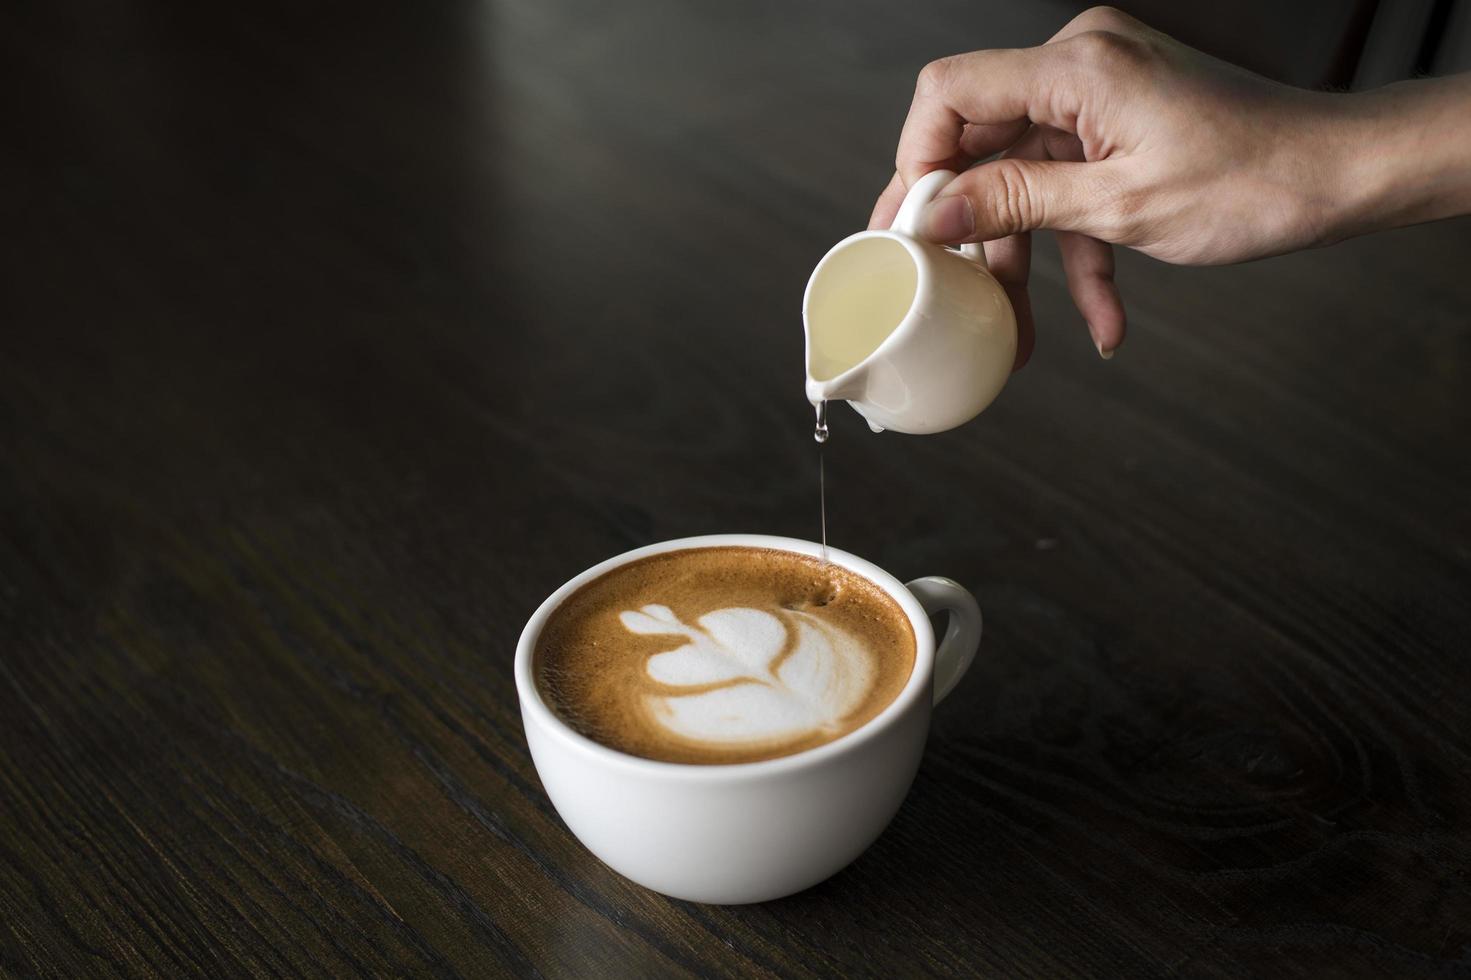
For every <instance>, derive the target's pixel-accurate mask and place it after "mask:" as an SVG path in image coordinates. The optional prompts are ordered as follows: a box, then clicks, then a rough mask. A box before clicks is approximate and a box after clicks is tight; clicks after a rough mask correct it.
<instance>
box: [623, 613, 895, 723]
mask: <svg viewBox="0 0 1471 980" xmlns="http://www.w3.org/2000/svg"><path fill="white" fill-rule="evenodd" d="M619 620H620V621H621V622H622V623H623V626H624V628H626V629H628V630H629V631H630V632H633V633H639V634H644V635H666V634H667V635H677V636H683V637H685V638H686V639H687V640H688V642H687V643H685V644H684V645H682V646H679V647H677V648H675V649H673V650H669V651H666V652H664V653H659V654H655V655H654V656H652V657H650V658H649V659H648V661H647V664H646V666H645V670H646V672H647V674H648V676H649V678H650V680H652V681H654V682H656V683H657V684H659V685H662V686H664V687H673V688H690V689H691V690H690V692H689V693H688V694H665V693H662V692H661V693H657V694H655V693H650V694H647V695H646V696H645V705H646V707H647V708H648V710H649V712H650V714H651V715H652V716H653V717H654V718H655V719H656V720H657V721H658V722H659V724H661V725H662V726H663V727H664V728H666V729H668V730H669V731H670V732H672V733H673V734H675V735H678V736H680V737H682V738H687V739H693V740H696V741H701V742H715V743H721V744H727V745H733V744H740V743H751V742H767V741H773V740H779V739H788V738H794V737H798V736H801V735H805V734H810V733H815V732H819V731H822V730H824V729H829V728H834V727H836V726H838V725H839V724H840V723H841V722H842V721H843V719H844V718H845V717H847V716H848V715H849V714H851V713H852V712H853V711H855V710H856V709H857V708H858V707H859V705H861V704H862V703H863V701H864V698H865V697H866V696H867V695H868V693H869V688H870V687H871V686H872V684H873V682H874V673H875V671H874V660H873V654H872V653H871V652H870V651H869V650H868V649H867V648H866V647H865V645H864V644H863V643H862V642H860V641H859V640H858V639H856V638H855V637H853V636H852V635H851V634H849V633H847V632H846V631H844V630H842V629H840V628H838V627H836V626H834V625H832V624H831V623H828V622H824V621H823V620H821V619H819V618H817V617H816V616H813V615H812V614H810V613H806V612H802V611H799V610H790V609H783V610H779V611H766V610H762V609H753V608H749V607H738V608H731V609H717V610H716V611H714V612H711V613H707V614H706V615H704V616H701V617H700V618H699V620H697V621H696V623H695V624H694V625H688V624H686V623H683V622H681V621H680V619H679V617H678V616H677V615H675V613H674V611H673V610H671V609H670V608H669V607H668V606H664V605H659V604H650V605H646V606H644V607H643V608H642V609H640V610H638V611H637V612H634V611H628V612H624V613H622V614H621V615H620V616H619Z"/></svg>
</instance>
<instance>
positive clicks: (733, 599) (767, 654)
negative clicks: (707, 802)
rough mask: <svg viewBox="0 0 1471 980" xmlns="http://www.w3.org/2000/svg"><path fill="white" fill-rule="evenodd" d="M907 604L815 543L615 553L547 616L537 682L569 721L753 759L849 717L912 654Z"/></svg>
mask: <svg viewBox="0 0 1471 980" xmlns="http://www.w3.org/2000/svg"><path fill="white" fill-rule="evenodd" d="M914 660H915V637H914V631H913V629H912V628H911V626H910V622H909V617H908V615H907V614H906V613H905V611H904V610H903V609H902V608H901V607H900V605H899V604H898V603H897V602H896V601H895V600H894V599H893V598H892V597H891V596H890V595H889V594H888V593H887V592H885V591H884V590H883V589H882V588H880V587H879V586H878V585H876V584H874V583H873V582H870V581H868V580H867V579H865V578H863V577H862V576H860V575H858V574H856V573H854V572H852V571H850V570H848V569H847V568H844V567H842V566H841V565H838V564H834V563H830V562H825V561H822V560H821V559H819V558H816V557H812V556H808V555H802V554H797V553H794V552H791V551H781V550H776V549H772V548H758V547H711V548H691V549H685V550H679V551H670V552H665V553H663V554H657V555H653V556H650V557H647V558H643V559H641V560H638V561H634V562H630V563H628V564H624V565H621V566H619V567H617V568H614V569H613V570H611V571H609V572H607V573H606V574H604V575H602V576H600V577H599V578H597V579H594V580H593V581H591V582H589V583H588V584H586V585H584V586H582V587H581V588H580V589H578V590H577V591H576V592H574V593H573V594H572V595H570V596H569V597H568V598H567V599H566V600H564V601H563V602H562V603H561V604H560V605H559V606H558V607H557V608H556V609H555V610H553V611H552V613H551V614H550V616H549V617H548V619H547V622H546V625H545V627H544V628H543V629H542V631H541V634H540V636H539V638H538V640H537V643H536V648H535V652H534V655H533V675H534V677H535V681H536V685H537V689H538V691H539V692H540V694H541V695H542V698H543V700H544V701H545V702H546V704H547V705H548V706H549V707H550V708H551V709H552V711H553V712H554V713H555V714H556V715H557V717H558V718H560V719H561V720H562V721H563V722H565V723H566V724H567V725H568V726H569V727H571V728H572V729H573V730H575V731H577V732H579V733H580V734H582V735H584V736H586V737H587V738H590V739H592V740H593V741H595V742H598V743H600V744H602V745H604V746H607V747H608V748H612V749H616V750H618V751H620V752H625V753H628V754H630V755H635V756H640V757H643V758H646V759H654V760H658V761H663V762H679V763H694V764H707V765H711V764H730V763H743V762H757V761H761V760H765V759H774V758H778V757H781V756H786V755H791V754H793V753H797V752H802V751H805V750H807V749H811V748H815V747H817V746H819V745H823V744H825V743H827V742H831V741H833V740H834V739H837V738H841V737H842V736H844V735H846V734H848V733H849V732H852V731H854V730H855V729H857V728H859V727H861V726H862V725H863V724H864V723H865V722H867V721H869V720H870V719H872V718H874V717H875V716H876V715H878V714H879V713H880V712H881V711H883V709H884V708H885V707H886V706H887V705H888V704H889V703H890V702H892V701H893V700H894V698H895V697H897V696H898V694H899V692H900V691H902V690H903V689H904V686H905V684H906V683H907V682H908V680H909V675H910V673H911V671H912V670H913V668H914Z"/></svg>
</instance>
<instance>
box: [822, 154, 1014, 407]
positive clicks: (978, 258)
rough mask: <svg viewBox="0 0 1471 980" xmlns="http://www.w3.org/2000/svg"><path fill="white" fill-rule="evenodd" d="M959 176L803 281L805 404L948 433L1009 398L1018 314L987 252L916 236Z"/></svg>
mask: <svg viewBox="0 0 1471 980" xmlns="http://www.w3.org/2000/svg"><path fill="white" fill-rule="evenodd" d="M954 179H955V174H953V173H951V172H950V171H948V170H936V171H934V172H933V173H929V174H926V175H925V176H924V177H921V178H920V179H919V180H917V181H915V182H914V186H913V187H911V188H910V189H909V193H908V194H907V195H905V197H904V203H903V204H902V205H900V207H899V213H898V214H897V215H896V216H895V218H894V222H893V225H892V227H890V228H889V229H888V230H887V231H862V232H859V233H858V234H856V235H849V236H848V237H847V238H845V239H843V240H842V241H841V242H838V244H836V245H834V246H833V247H832V248H831V249H830V250H829V251H828V253H827V254H826V255H824V256H823V258H822V261H821V262H819V263H817V268H815V269H814V270H813V271H812V278H811V279H809V280H808V282H807V291H806V293H805V294H804V295H803V297H802V325H803V327H804V329H805V331H806V336H807V398H808V400H809V401H811V402H812V403H813V404H814V405H815V404H817V403H819V402H822V401H839V400H841V401H846V402H848V403H849V404H850V405H852V406H853V407H854V408H855V409H856V410H857V411H858V413H859V414H860V415H862V416H863V417H864V418H866V419H867V420H868V423H869V425H870V426H871V427H873V428H874V429H893V430H894V431H896V432H911V433H930V432H942V431H944V430H945V429H951V428H954V427H955V426H957V425H961V424H963V423H965V422H969V421H970V420H971V419H973V418H975V417H976V416H977V415H979V414H980V412H981V410H982V409H984V408H985V407H986V406H987V405H989V404H991V402H992V400H993V399H995V397H996V396H997V395H998V394H999V393H1000V392H1001V388H1002V386H1003V385H1005V384H1006V379H1007V378H1008V377H1010V376H1011V367H1012V364H1013V363H1014V362H1015V360H1016V312H1015V311H1014V310H1013V309H1012V308H1011V301H1010V300H1008V299H1007V298H1006V290H1005V289H1003V288H1002V286H1001V284H1000V283H999V282H997V281H996V278H995V277H994V276H992V275H991V272H990V269H989V268H988V267H987V266H986V253H985V251H984V250H983V249H982V248H981V246H979V245H965V246H962V247H961V248H960V249H959V250H954V249H949V248H945V247H943V246H940V245H935V244H933V243H931V242H927V241H924V240H922V239H921V238H919V236H918V226H919V218H920V214H921V212H923V210H924V207H925V205H927V204H929V203H930V201H931V200H933V199H934V197H935V195H936V194H938V193H939V192H940V190H941V189H942V188H944V186H945V185H946V184H948V183H950V181H952V180H954Z"/></svg>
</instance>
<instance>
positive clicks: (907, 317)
mask: <svg viewBox="0 0 1471 980" xmlns="http://www.w3.org/2000/svg"><path fill="white" fill-rule="evenodd" d="M875 238H887V239H888V240H890V241H894V242H898V243H899V244H900V245H901V246H903V248H904V250H905V251H906V252H908V253H909V260H910V261H911V262H913V263H914V274H915V279H914V295H913V296H912V297H910V300H909V309H907V310H905V311H904V316H903V318H901V319H900V320H899V323H898V325H897V326H895V327H894V329H893V330H890V331H889V334H888V336H887V337H885V338H884V339H883V340H881V341H879V345H878V346H877V347H875V348H874V349H873V350H872V351H870V352H869V354H868V356H867V357H865V358H864V359H863V360H861V361H859V362H858V363H857V364H854V365H852V366H851V367H849V368H847V369H845V370H843V371H839V372H838V373H837V374H835V375H833V376H832V377H831V378H823V379H822V380H820V381H818V382H817V383H818V384H820V385H823V386H825V387H826V386H833V387H841V383H842V382H841V380H840V379H846V378H847V377H848V376H849V375H851V374H852V373H853V372H855V371H857V370H858V369H859V368H860V367H863V366H864V365H865V364H867V363H869V362H870V361H872V360H873V359H874V358H876V357H878V356H879V355H880V354H883V353H887V352H888V351H890V350H892V349H893V348H894V347H896V346H898V345H899V343H901V341H900V339H899V337H900V335H901V334H903V335H906V336H907V335H908V334H910V333H913V332H914V329H915V327H914V324H915V322H916V321H917V320H918V319H919V318H918V317H917V316H916V315H915V311H916V310H918V309H919V308H920V306H921V305H922V304H921V299H923V298H926V297H928V295H929V290H930V268H929V263H928V262H926V261H925V254H924V248H923V244H924V243H922V242H919V241H916V240H915V239H913V238H911V237H909V236H908V235H905V234H902V233H901V232H897V231H894V230H892V229H889V228H874V229H870V230H869V231H855V232H854V233H853V234H851V235H849V236H848V237H847V238H845V239H843V240H842V241H840V242H838V243H837V244H836V245H834V246H833V247H832V248H830V249H828V250H827V254H826V255H824V256H823V257H822V259H821V260H820V261H819V262H818V263H817V265H816V266H814V267H813V269H812V275H810V276H808V277H807V288H806V289H805V290H803V292H802V337H803V339H804V340H805V341H806V347H805V349H804V350H803V352H802V353H803V360H804V362H805V363H804V367H806V368H807V370H808V372H809V374H808V377H811V374H810V372H811V364H812V326H811V323H810V321H809V314H808V304H809V302H810V301H811V299H812V284H813V283H815V282H816V281H817V277H818V275H820V274H821V273H822V270H823V269H824V268H825V267H826V266H827V264H828V262H829V261H830V260H831V259H832V258H833V256H835V255H837V254H838V253H839V252H841V251H843V250H844V249H846V248H848V247H849V246H850V245H853V244H854V243H855V242H860V241H869V240H872V239H875ZM813 380H817V379H813Z"/></svg>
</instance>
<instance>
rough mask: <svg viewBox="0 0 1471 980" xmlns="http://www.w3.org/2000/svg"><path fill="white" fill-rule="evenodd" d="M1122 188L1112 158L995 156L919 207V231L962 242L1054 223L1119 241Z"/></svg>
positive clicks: (1060, 227) (936, 238)
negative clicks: (1077, 160) (1076, 160)
mask: <svg viewBox="0 0 1471 980" xmlns="http://www.w3.org/2000/svg"><path fill="white" fill-rule="evenodd" d="M1118 187H1119V181H1118V179H1117V175H1116V173H1115V172H1114V168H1113V167H1112V166H1111V164H1110V163H1109V162H1108V161H1101V162H1097V163H1071V162H1064V161H1058V160H1024V159H1016V158H1010V157H1007V158H1003V159H1000V160H993V161H992V162H990V163H986V164H982V165H980V166H978V167H972V168H971V169H970V170H967V171H966V172H965V173H963V174H961V175H960V176H959V177H957V178H955V180H953V181H951V182H950V183H949V185H947V186H946V187H945V190H944V191H943V192H941V194H940V196H939V197H937V198H935V199H934V200H933V201H931V202H930V203H929V204H928V205H927V206H926V207H925V209H924V211H923V212H921V214H920V217H919V234H920V237H922V238H925V239H928V240H929V241H932V242H939V243H941V244H945V245H958V244H960V243H962V242H985V241H991V240H992V239H996V238H1005V237H1006V236H1008V235H1019V234H1021V233H1022V232H1025V231H1034V230H1036V229H1038V228H1051V229H1054V230H1057V231H1077V232H1082V233H1083V234H1085V235H1090V236H1092V237H1093V238H1098V239H1102V240H1103V241H1116V240H1117V237H1118V225H1117V221H1116V220H1115V215H1116V213H1117V210H1118V197H1119V193H1118Z"/></svg>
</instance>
